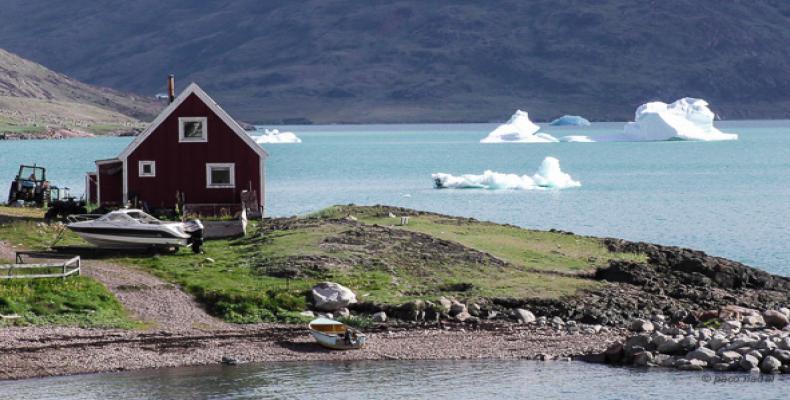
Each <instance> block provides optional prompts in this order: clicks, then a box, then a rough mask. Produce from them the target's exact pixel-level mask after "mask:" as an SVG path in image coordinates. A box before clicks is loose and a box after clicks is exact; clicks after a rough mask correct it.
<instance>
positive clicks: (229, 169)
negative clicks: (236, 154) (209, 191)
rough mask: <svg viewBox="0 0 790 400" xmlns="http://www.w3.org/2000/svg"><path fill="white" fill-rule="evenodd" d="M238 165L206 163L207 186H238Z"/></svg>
mask: <svg viewBox="0 0 790 400" xmlns="http://www.w3.org/2000/svg"><path fill="white" fill-rule="evenodd" d="M235 175H236V167H235V164H233V163H215V164H206V187H207V188H233V187H236V177H235Z"/></svg>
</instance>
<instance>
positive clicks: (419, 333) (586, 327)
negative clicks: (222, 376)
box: [0, 206, 790, 380]
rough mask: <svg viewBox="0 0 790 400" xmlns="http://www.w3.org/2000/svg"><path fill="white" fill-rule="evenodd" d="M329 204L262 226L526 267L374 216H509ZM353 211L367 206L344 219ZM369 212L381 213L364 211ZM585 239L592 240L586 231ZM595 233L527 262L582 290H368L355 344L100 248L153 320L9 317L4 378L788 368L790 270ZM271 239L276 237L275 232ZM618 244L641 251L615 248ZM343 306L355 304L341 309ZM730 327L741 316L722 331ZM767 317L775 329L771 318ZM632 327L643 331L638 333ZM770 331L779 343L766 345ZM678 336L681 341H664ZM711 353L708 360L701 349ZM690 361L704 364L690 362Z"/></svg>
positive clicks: (96, 264)
mask: <svg viewBox="0 0 790 400" xmlns="http://www.w3.org/2000/svg"><path fill="white" fill-rule="evenodd" d="M343 207H345V208H343ZM325 213H326V215H324V216H322V217H313V218H309V219H304V218H296V217H293V218H278V219H271V220H266V221H265V223H263V225H262V226H261V227H260V232H259V234H260V235H262V236H261V237H264V238H266V237H271V236H268V233H269V232H280V231H287V232H290V233H293V232H300V230H303V231H304V230H307V232H312V229H318V228H322V229H326V228H332V229H334V230H333V231H332V232H335V233H331V234H329V236H326V238H325V239H323V240H322V242H321V243H322V244H323V245H324V247H326V246H327V244H329V245H331V246H335V247H332V249H335V248H343V249H345V250H347V251H352V250H354V249H355V247H354V246H366V247H362V250H365V251H366V252H365V253H362V251H361V250H357V251H359V252H360V254H367V257H370V256H371V254H374V255H375V254H378V255H379V256H385V255H386V254H387V253H385V250H386V249H383V248H382V246H381V244H382V243H385V242H386V243H397V244H400V245H402V246H405V247H403V248H406V249H411V250H413V251H415V252H418V253H419V254H421V256H422V257H423V258H424V259H426V260H436V259H440V257H444V260H446V262H447V263H448V265H453V266H454V268H456V269H459V268H461V267H462V266H463V265H464V264H463V263H464V262H469V260H472V261H474V262H475V263H481V264H482V265H487V266H489V267H491V268H497V269H503V268H514V267H515V266H514V264H511V263H510V262H508V261H505V260H503V259H499V258H497V257H495V256H493V255H492V254H490V253H487V252H485V251H481V250H479V249H476V248H471V247H466V246H464V245H462V244H461V243H460V242H457V241H452V240H447V239H440V238H438V237H436V236H432V235H429V234H425V233H421V232H418V231H410V230H407V229H403V228H397V227H393V226H385V225H379V224H376V223H374V222H378V220H377V219H376V218H379V217H381V216H382V215H384V216H387V215H390V214H392V215H394V214H401V215H403V214H406V215H411V216H412V220H413V221H419V220H420V218H422V222H423V223H427V221H429V220H432V219H436V221H438V222H439V223H441V224H442V225H441V226H442V227H451V226H464V227H466V228H465V229H468V228H469V227H481V226H483V227H486V228H490V227H495V228H497V229H501V228H502V227H507V226H505V225H499V224H492V223H485V222H480V221H476V220H473V219H466V218H460V217H450V216H445V215H441V214H435V213H429V212H423V211H416V210H408V209H402V208H396V207H387V206H372V207H358V206H342V207H341V208H339V209H331V210H329V211H325ZM348 213H350V214H356V215H357V217H354V218H350V217H345V218H338V217H337V216H343V215H345V214H348ZM335 214H337V215H335ZM350 214H349V215H350ZM333 216H334V217H333ZM365 218H368V219H370V222H371V223H369V224H368V223H364V222H361V221H360V219H362V220H364V219H365ZM388 218H389V217H388ZM415 224H416V222H415ZM481 224H482V225H481ZM513 228H515V227H513ZM442 229H447V230H448V231H449V228H442ZM552 234H555V235H563V236H561V237H556V238H552V240H555V241H558V240H563V238H565V237H566V236H567V237H571V236H570V235H572V234H570V233H568V232H553V233H552ZM349 235H351V236H349ZM357 237H363V238H365V240H362V241H360V240H357V239H355V238H357ZM495 237H498V236H495ZM504 237H510V236H504ZM349 238H351V239H349ZM352 239H353V240H352ZM581 239H584V238H583V237H578V238H577V239H576V240H581ZM591 239H595V240H597V241H599V242H600V243H599V245H600V246H602V248H603V249H604V251H606V252H608V253H605V255H604V256H602V257H606V258H604V259H603V260H607V261H605V262H601V263H596V264H595V266H594V268H592V267H589V268H588V269H586V270H584V271H540V270H534V271H533V270H525V271H527V272H528V273H534V274H537V275H536V277H537V278H540V279H544V280H546V281H553V280H555V279H569V278H573V279H579V280H580V282H584V283H588V284H589V285H585V286H583V289H578V291H575V292H573V293H574V294H569V295H565V296H558V297H529V296H526V297H525V296H520V297H512V298H501V297H489V298H483V297H481V298H475V297H472V298H466V297H463V296H462V295H461V297H459V300H460V301H459V300H456V299H455V298H454V297H452V296H451V298H450V299H447V298H445V297H444V296H442V297H441V298H439V300H438V303H439V304H435V303H432V302H430V301H422V300H411V301H408V302H406V303H403V304H397V303H387V302H375V301H369V300H363V301H361V302H357V303H353V304H351V303H349V304H346V306H347V309H346V310H345V313H348V312H353V313H354V315H365V316H371V315H373V314H376V313H379V312H382V313H385V315H386V317H385V318H384V320H388V321H390V322H388V323H386V324H382V323H375V324H374V325H371V328H370V329H365V330H364V332H365V333H366V334H368V335H369V346H368V347H366V348H365V349H362V350H354V351H331V350H326V349H324V348H322V347H320V346H319V345H318V344H317V343H315V341H314V340H313V339H312V337H310V335H309V333H308V331H307V329H306V326H304V325H291V324H272V323H256V324H232V323H228V322H226V321H223V320H221V319H219V318H217V316H216V315H215V316H211V315H209V314H208V313H206V309H205V308H204V307H205V304H199V303H198V302H197V301H196V300H195V298H194V297H193V296H191V295H189V294H188V293H187V292H185V291H184V290H183V288H182V287H180V286H178V285H176V284H175V283H174V282H172V281H168V280H166V279H164V278H160V277H156V276H154V275H153V274H151V271H149V270H147V269H146V268H143V267H139V266H133V265H127V264H122V265H121V264H113V263H112V262H110V261H106V260H102V259H90V258H89V259H86V260H84V263H83V272H84V274H85V275H86V276H87V277H90V278H93V279H95V280H97V281H98V282H100V283H101V284H102V285H104V286H105V287H106V288H107V289H108V290H109V291H110V292H112V293H113V295H115V296H116V298H117V299H118V301H119V302H120V303H121V304H122V305H123V307H124V309H125V310H127V311H128V312H129V313H130V316H132V317H133V318H134V320H136V321H139V322H142V323H143V324H144V325H143V326H144V328H140V329H136V330H122V329H83V328H74V327H71V328H69V327H54V326H38V327H36V326H32V327H6V328H0V380H4V379H24V378H33V377H43V376H54V375H69V374H81V373H93V372H110V371H122V370H130V369H142V368H159V367H176V366H192V365H209V364H218V363H226V364H236V363H245V362H263V361H271V362H276V361H321V360H335V361H342V360H438V359H442V360H457V359H537V360H551V359H568V358H571V359H582V360H585V361H591V362H608V363H612V364H619V365H623V364H625V365H632V364H633V365H637V366H658V365H660V366H672V367H676V368H681V369H683V368H695V369H702V368H706V367H707V368H712V367H714V366H716V365H718V367H720V368H724V367H725V365H724V364H725V363H724V362H723V361H724V360H725V358H724V357H725V356H726V357H727V358H726V359H727V360H730V361H728V362H727V363H726V368H727V370H732V371H734V370H736V368H741V369H743V368H745V367H743V365H741V364H740V363H737V364H736V363H735V362H734V359H735V358H737V357H736V356H735V355H733V354H726V355H725V354H718V353H716V352H717V351H719V350H720V349H721V352H722V353H724V352H725V351H729V350H737V351H739V352H742V354H740V353H739V355H738V357H739V356H743V357H744V358H745V357H746V356H747V355H749V356H751V357H755V358H758V359H760V360H762V359H769V361H770V362H771V363H773V364H775V362H774V361H773V360H770V358H771V357H774V356H775V357H774V358H777V359H778V360H780V363H779V365H778V366H776V365H774V367H775V368H771V369H768V368H767V367H766V368H763V367H762V365H761V368H760V369H766V370H768V371H769V372H781V373H788V371H790V369H788V368H787V367H790V364H788V361H790V322H788V321H787V318H790V310H787V309H786V307H787V306H788V299H789V298H790V296H788V293H790V278H787V277H782V276H777V275H772V274H770V273H767V272H765V271H761V270H758V269H755V268H752V267H749V266H746V265H744V264H741V263H738V262H734V261H731V260H727V259H724V258H720V257H715V256H710V255H707V254H706V253H704V252H701V251H695V250H691V249H685V248H679V247H671V246H661V245H656V244H651V243H644V242H630V241H626V240H621V239H614V238H590V237H588V238H586V240H591ZM267 243H268V245H269V246H276V242H274V241H272V242H267ZM338 246H340V247H338ZM343 246H345V247H343ZM399 248H400V247H399ZM13 250H14V247H13V246H11V244H10V242H2V241H0V258H5V259H13V257H12V254H13ZM285 254H289V253H285ZM616 254H635V255H640V256H639V257H626V258H621V259H618V258H617V257H615V256H614V255H616ZM610 256H611V257H612V258H609V257H610ZM287 260H288V262H289V263H290V264H288V265H290V266H291V267H294V268H297V270H302V269H303V268H308V267H311V266H312V267H313V268H319V269H320V267H321V266H322V265H323V264H321V263H322V262H323V263H327V262H334V261H333V259H331V258H327V257H323V258H322V257H307V258H305V257H300V256H299V255H296V256H293V257H290V258H288V259H287ZM371 260H372V259H357V260H356V261H354V262H357V263H360V262H362V261H366V262H368V263H370V262H372V261H371ZM352 261H353V260H352ZM305 263H307V264H305ZM211 264H213V261H212V263H211ZM363 264H364V263H363ZM204 268H210V267H209V266H202V267H201V270H202V269H204ZM217 268H223V267H222V266H219V267H217ZM308 270H309V268H308ZM179 271H181V270H179ZM223 271H224V270H223ZM182 272H183V271H182ZM581 272H584V273H581ZM237 283H238V282H236V284H237ZM182 284H185V285H186V284H189V282H182ZM478 284H485V282H482V283H478ZM524 285H528V283H525V284H524ZM461 289H464V288H461ZM462 292H463V291H462ZM461 301H463V302H461ZM445 303H446V304H445ZM308 307H309V308H310V306H308ZM341 307H342V306H341ZM757 310H760V311H757ZM777 310H778V311H777ZM768 311H771V314H769V313H768ZM337 312H338V315H348V314H343V313H342V312H341V308H337ZM778 314H782V315H778ZM777 321H778V322H777ZM635 323H638V324H636V325H635ZM726 326H729V327H730V328H728V329H725V328H724V327H726ZM770 326H774V327H776V328H778V330H767V329H768V328H769V327H770ZM709 328H711V329H709ZM736 328H737V329H736ZM741 328H743V329H741ZM782 329H783V330H782ZM777 332H778V333H777ZM635 333H639V334H637V335H636V336H633V335H634V334H635ZM717 335H720V336H721V338H720V342H722V343H724V341H727V342H731V343H730V345H727V346H724V345H722V347H717V348H716V349H710V351H708V350H704V349H703V348H704V347H705V346H708V347H710V345H709V341H710V340H711V338H713V337H716V336H717ZM785 339H786V340H785ZM765 340H769V341H771V342H772V343H768V344H765V343H767V342H765ZM736 343H737V346H738V347H735V346H736ZM662 344H663V345H664V347H661V345H662ZM670 345H671V346H672V347H671V348H669V347H666V346H670ZM760 346H762V347H760ZM662 349H663V350H662ZM711 351H712V352H714V353H713V354H710V352H711ZM784 351H787V356H788V357H787V360H785V357H784V356H785V353H784ZM755 352H756V353H755ZM758 354H759V357H758ZM703 356H704V357H705V360H707V361H705V360H701V359H695V358H692V357H703ZM731 359H732V360H731ZM693 360H698V361H699V362H697V363H693V364H685V362H691V361H693ZM703 363H704V364H703ZM783 364H784V365H783Z"/></svg>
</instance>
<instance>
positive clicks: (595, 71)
mask: <svg viewBox="0 0 790 400" xmlns="http://www.w3.org/2000/svg"><path fill="white" fill-rule="evenodd" d="M788 39H790V5H788V4H787V3H786V2H783V1H778V0H766V1H761V2H743V1H727V2H721V1H713V0H672V1H645V2H634V1H631V0H612V1H606V2H603V1H595V2H591V1H586V0H557V1H554V0H532V1H489V2H475V1H453V2H431V1H429V2H426V1H418V0H403V1H397V2H378V1H375V2H355V1H339V0H333V1H320V0H307V1H304V2H290V1H272V0H264V1H261V0H237V1H232V2H231V1H222V0H208V1H203V2H200V3H197V2H192V1H188V0H173V1H169V2H161V1H154V0H138V1H134V2H126V1H119V0H112V1H105V2H100V3H97V2H94V1H90V0H73V1H69V2H55V3H52V2H47V4H44V3H43V2H30V1H26V0H6V1H4V5H3V12H2V13H0V43H3V46H4V47H6V48H8V49H10V50H12V51H15V52H18V53H19V54H22V55H23V56H25V57H28V58H31V59H33V60H36V61H37V62H41V63H43V64H44V65H47V66H49V67H51V68H54V69H56V70H59V71H65V72H66V73H68V74H69V75H71V76H74V77H76V78H77V79H80V80H83V81H86V82H90V83H93V84H98V85H103V86H109V87H113V88H115V89H119V90H124V91H132V92H136V93H138V94H143V95H146V96H150V95H152V94H153V93H156V92H161V91H162V90H163V87H164V83H165V79H164V77H165V76H166V74H167V73H170V72H174V73H176V77H177V80H178V83H179V85H180V86H181V87H183V86H184V85H185V84H186V83H188V82H189V81H196V82H199V83H200V84H201V86H203V87H204V88H205V89H207V90H208V91H209V93H210V94H211V95H212V96H213V97H214V98H215V99H217V100H218V101H219V102H220V103H222V104H223V106H224V107H226V108H227V109H228V110H229V111H230V113H231V114H232V115H234V116H235V117H237V118H241V119H244V120H249V121H258V122H280V121H299V120H302V119H307V120H311V121H314V122H416V121H420V122H427V121H432V122H438V121H488V120H503V119H505V118H507V116H508V115H510V114H511V113H512V111H513V110H514V109H515V108H525V109H527V110H529V111H530V114H531V115H533V116H534V117H535V118H537V119H539V120H547V119H550V118H553V117H555V116H557V115H560V114H565V113H569V114H581V115H584V116H586V117H588V118H590V119H594V120H625V119H630V118H632V116H633V111H634V109H635V108H636V106H638V105H639V104H641V103H643V102H645V101H649V100H654V99H661V100H664V101H672V100H675V99H676V98H679V97H683V96H696V97H702V98H705V99H708V100H709V101H710V102H711V104H712V106H713V108H714V110H715V111H716V112H717V113H719V114H720V116H722V117H723V118H779V117H788V116H790V76H788V74H787V73H786V71H788V70H790V46H787V45H786V44H787V43H788Z"/></svg>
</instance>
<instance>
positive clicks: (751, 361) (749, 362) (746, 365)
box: [739, 354, 760, 371]
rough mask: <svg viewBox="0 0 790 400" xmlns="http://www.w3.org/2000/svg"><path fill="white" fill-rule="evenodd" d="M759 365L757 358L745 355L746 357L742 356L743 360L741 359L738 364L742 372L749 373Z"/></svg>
mask: <svg viewBox="0 0 790 400" xmlns="http://www.w3.org/2000/svg"><path fill="white" fill-rule="evenodd" d="M759 363H760V360H759V359H757V357H754V356H752V355H749V354H747V355H745V356H743V358H741V361H740V362H739V365H740V366H741V368H742V369H743V370H744V371H751V370H752V368H755V367H757V365H758V364H759Z"/></svg>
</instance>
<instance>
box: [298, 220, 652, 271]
mask: <svg viewBox="0 0 790 400" xmlns="http://www.w3.org/2000/svg"><path fill="white" fill-rule="evenodd" d="M388 214H389V212H388V211H387V208H384V207H376V206H373V207H359V206H333V207H329V208H327V209H325V210H322V211H320V212H318V213H316V214H313V215H310V216H308V217H309V218H342V217H345V216H349V215H352V216H354V217H355V218H357V219H358V220H360V221H362V222H365V223H367V224H378V225H384V226H395V225H397V224H399V223H400V216H396V217H395V218H392V217H390V216H389V215H388ZM398 228H400V229H407V230H411V231H416V232H422V233H426V234H429V235H432V236H435V237H438V238H441V239H445V240H451V241H454V242H458V243H461V244H463V245H464V246H467V247H471V248H473V249H477V250H480V251H484V252H487V253H490V254H492V255H494V256H496V257H498V258H500V259H502V260H505V261H508V262H511V263H514V264H517V265H520V266H523V267H525V268H528V269H534V270H545V271H557V272H574V271H585V270H586V271H591V270H593V269H595V268H596V267H598V266H600V265H602V264H604V263H605V262H607V261H608V260H611V259H618V260H628V261H645V257H644V255H641V254H632V253H611V252H609V251H608V250H607V249H606V248H605V247H604V246H603V245H601V243H600V241H599V240H598V239H596V238H591V237H585V236H578V235H571V234H565V233H561V232H548V231H538V230H530V229H524V228H520V227H516V226H512V225H501V224H495V223H491V222H481V221H474V220H469V219H466V218H453V217H445V216H438V215H434V214H427V215H420V216H411V217H409V224H408V225H406V226H399V227H398Z"/></svg>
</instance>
